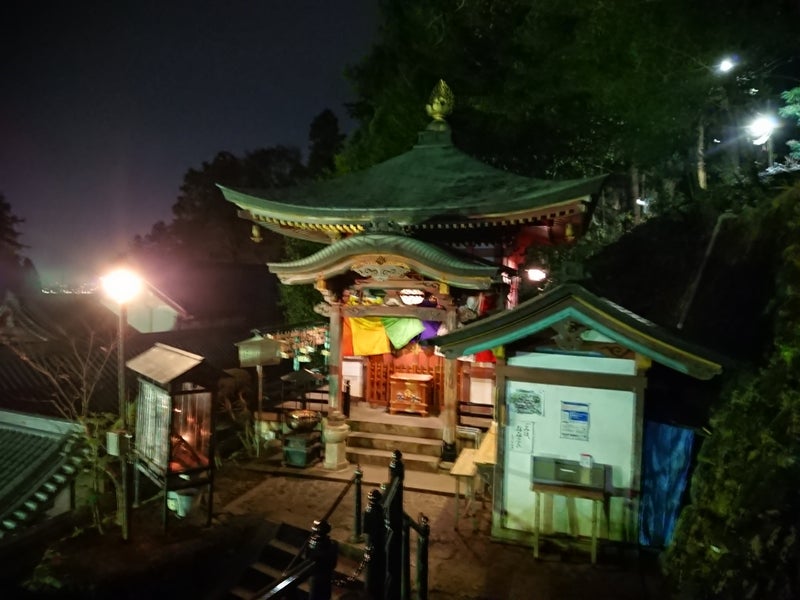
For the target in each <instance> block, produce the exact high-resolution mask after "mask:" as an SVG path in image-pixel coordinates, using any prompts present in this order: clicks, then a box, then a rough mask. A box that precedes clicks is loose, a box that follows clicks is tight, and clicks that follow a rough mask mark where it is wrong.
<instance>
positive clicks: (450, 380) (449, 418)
mask: <svg viewBox="0 0 800 600" xmlns="http://www.w3.org/2000/svg"><path fill="white" fill-rule="evenodd" d="M456 324H457V314H456V310H455V308H448V309H447V317H446V319H445V327H446V328H447V331H455V330H456ZM457 386H458V363H457V362H456V359H454V358H452V359H451V358H446V359H444V406H443V407H442V421H443V422H444V428H443V430H442V456H441V459H442V461H443V462H455V460H456V426H457V425H458V416H457V410H456V405H457V403H458V389H457Z"/></svg>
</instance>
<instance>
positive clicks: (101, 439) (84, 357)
mask: <svg viewBox="0 0 800 600" xmlns="http://www.w3.org/2000/svg"><path fill="white" fill-rule="evenodd" d="M60 333H61V336H60V337H61V338H62V340H61V342H60V343H62V344H63V348H60V349H55V348H54V347H53V346H47V347H46V348H44V349H43V350H42V349H40V348H38V345H37V344H23V343H9V344H8V347H9V348H10V349H11V350H12V351H13V352H14V353H15V354H16V355H17V357H18V358H19V359H20V360H22V361H23V362H24V363H25V364H26V365H28V367H29V368H30V369H32V370H33V371H34V372H35V373H37V374H38V375H39V377H40V378H41V381H42V384H43V387H44V389H45V390H46V391H47V397H48V398H49V402H48V403H49V406H50V408H51V409H52V410H53V411H54V412H55V413H56V414H58V415H59V416H60V417H62V418H64V419H66V420H68V421H71V422H73V423H77V424H78V425H80V427H81V432H82V436H83V443H84V445H85V447H86V448H87V450H88V454H87V457H88V471H89V473H88V474H89V489H90V494H89V496H88V497H86V499H85V500H86V502H87V504H88V508H89V509H90V511H91V514H92V520H93V525H94V526H95V527H96V528H97V529H98V530H99V531H100V532H101V533H102V532H103V522H104V516H103V514H102V510H101V503H100V497H101V493H102V490H103V482H104V480H105V479H106V478H108V479H109V480H110V481H111V482H112V483H113V484H114V487H115V488H116V490H117V508H118V511H119V510H122V504H121V501H122V497H121V488H120V485H121V482H120V480H119V478H118V475H117V473H116V472H115V471H114V469H113V466H112V465H113V462H114V461H115V459H114V458H113V457H111V456H109V454H108V452H107V448H106V432H107V431H109V430H111V429H112V428H113V425H114V424H115V423H116V422H117V421H118V420H119V418H120V417H119V415H116V414H114V413H111V412H103V411H100V410H98V409H97V408H98V400H99V394H100V387H101V384H102V381H103V378H104V376H106V375H107V368H108V367H109V366H110V365H111V364H112V363H113V358H114V357H115V356H116V349H117V345H116V343H115V342H114V341H113V340H112V339H106V338H105V336H104V335H101V334H98V333H96V332H94V331H92V330H90V329H87V332H86V335H85V336H83V337H79V338H76V337H74V336H73V335H70V334H67V332H66V331H61V332H60ZM105 392H108V390H107V389H106V390H105ZM118 514H119V513H118Z"/></svg>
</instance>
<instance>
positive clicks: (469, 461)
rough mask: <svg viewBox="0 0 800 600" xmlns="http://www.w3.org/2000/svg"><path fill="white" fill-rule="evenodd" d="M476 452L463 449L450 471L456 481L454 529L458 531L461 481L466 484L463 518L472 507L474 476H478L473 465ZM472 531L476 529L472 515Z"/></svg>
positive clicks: (473, 449) (468, 513)
mask: <svg viewBox="0 0 800 600" xmlns="http://www.w3.org/2000/svg"><path fill="white" fill-rule="evenodd" d="M476 452H477V450H476V449H475V448H464V449H463V450H462V451H461V452H460V453H459V454H458V458H457V459H456V462H455V464H454V465H453V467H452V468H451V469H450V475H452V476H453V477H455V480H456V520H455V525H454V529H458V519H459V516H458V513H459V505H460V504H461V480H462V479H463V480H464V481H465V482H466V484H467V489H466V495H465V500H466V508H465V516H467V517H468V516H470V508H471V507H472V501H473V500H474V499H475V476H476V475H477V474H478V467H477V465H476V464H475V453H476ZM472 525H473V529H474V528H477V522H476V521H475V519H474V514H473V523H472Z"/></svg>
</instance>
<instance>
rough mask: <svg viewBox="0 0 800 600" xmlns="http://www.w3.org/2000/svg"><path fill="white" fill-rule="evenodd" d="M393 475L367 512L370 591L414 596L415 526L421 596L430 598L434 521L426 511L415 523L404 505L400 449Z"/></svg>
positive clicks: (388, 597) (395, 598)
mask: <svg viewBox="0 0 800 600" xmlns="http://www.w3.org/2000/svg"><path fill="white" fill-rule="evenodd" d="M389 476H390V483H389V485H388V486H387V489H386V493H385V495H382V494H381V492H380V491H378V490H372V491H371V492H370V493H369V505H368V506H367V510H366V511H365V513H364V530H365V532H366V534H367V546H366V549H365V556H366V558H367V561H366V562H367V571H366V586H367V594H368V596H369V598H371V599H375V600H409V599H410V598H411V530H412V529H413V530H414V531H415V532H416V534H417V570H416V589H417V598H418V599H419V600H427V598H428V545H429V542H430V524H429V521H428V518H427V517H426V516H425V515H423V514H420V516H419V522H418V523H415V522H414V521H413V519H411V518H410V517H409V516H408V515H407V514H406V513H405V511H404V509H403V480H404V478H405V468H404V466H403V461H402V454H401V453H400V451H399V450H395V451H394V452H393V453H392V461H391V463H390V464H389Z"/></svg>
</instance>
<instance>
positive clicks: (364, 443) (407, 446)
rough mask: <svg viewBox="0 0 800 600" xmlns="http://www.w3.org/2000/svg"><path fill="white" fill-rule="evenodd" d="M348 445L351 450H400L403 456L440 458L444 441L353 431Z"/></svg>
mask: <svg viewBox="0 0 800 600" xmlns="http://www.w3.org/2000/svg"><path fill="white" fill-rule="evenodd" d="M347 445H348V446H349V447H351V448H372V449H373V450H388V451H390V452H391V451H392V450H400V452H402V453H403V456H405V455H407V454H424V455H426V456H435V457H438V456H440V454H441V452H442V440H441V438H440V439H431V438H424V437H411V436H404V435H395V434H391V433H369V432H364V431H351V432H350V435H348V436H347Z"/></svg>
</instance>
